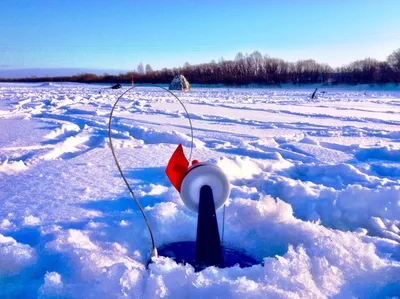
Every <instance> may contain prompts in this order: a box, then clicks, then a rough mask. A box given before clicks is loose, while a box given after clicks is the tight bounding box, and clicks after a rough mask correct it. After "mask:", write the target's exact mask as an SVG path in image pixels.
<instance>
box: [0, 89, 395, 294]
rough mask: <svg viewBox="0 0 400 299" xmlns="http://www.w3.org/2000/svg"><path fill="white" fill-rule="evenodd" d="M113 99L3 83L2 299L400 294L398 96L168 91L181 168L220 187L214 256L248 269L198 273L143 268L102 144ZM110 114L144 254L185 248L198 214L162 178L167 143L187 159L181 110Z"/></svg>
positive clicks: (130, 97)
mask: <svg viewBox="0 0 400 299" xmlns="http://www.w3.org/2000/svg"><path fill="white" fill-rule="evenodd" d="M124 90H126V88H123V89H122V90H111V89H108V90H102V92H101V93H99V87H98V86H92V85H86V84H75V83H63V84H61V83H46V84H9V83H8V84H0V298H398V297H400V129H399V128H400V127H399V125H400V117H399V115H400V92H399V91H398V90H396V89H395V88H392V89H387V90H385V89H384V88H380V89H376V88H370V89H368V88H367V87H365V86H364V87H362V89H361V88H358V87H357V88H356V87H352V88H348V89H346V88H344V87H340V88H329V89H326V90H325V91H326V92H325V93H320V94H318V97H317V98H316V99H310V95H311V93H312V92H313V90H314V88H313V87H310V88H309V89H307V88H286V89H285V88H281V89H249V88H248V89H227V88H198V89H196V88H195V89H192V91H191V92H188V93H180V92H178V93H177V94H178V96H179V97H180V98H181V100H182V101H183V102H184V103H185V105H186V107H187V109H188V111H189V113H190V117H191V119H192V122H193V125H194V149H193V159H197V160H199V161H208V162H211V163H215V164H216V165H218V166H219V167H221V168H222V169H223V170H224V172H225V173H226V174H227V176H228V178H229V180H230V183H231V188H232V190H231V195H230V198H229V199H228V202H227V206H226V216H225V232H224V244H225V246H228V247H230V248H234V249H237V250H240V251H242V252H243V253H246V254H247V255H249V256H251V257H253V258H254V259H256V260H257V261H258V262H259V264H258V265H255V266H253V267H249V268H243V269H241V268H239V267H237V266H235V267H231V268H224V269H219V268H215V267H209V268H206V269H205V270H203V271H201V272H195V271H194V269H193V268H192V266H190V265H181V264H177V263H176V262H175V261H174V260H172V259H170V258H166V257H159V258H156V259H154V261H153V263H151V264H150V265H149V266H148V267H147V262H148V260H149V257H150V251H151V240H150V236H149V233H148V231H147V228H146V225H145V222H144V220H143V218H142V216H141V213H140V211H139V209H138V207H137V206H136V204H135V203H134V201H133V200H132V199H131V197H130V194H129V192H128V190H126V187H125V186H124V184H123V182H122V180H121V178H120V177H119V174H118V170H117V168H116V166H115V164H114V161H113V159H112V155H111V152H110V148H109V141H108V117H109V113H110V110H111V107H112V105H113V103H114V102H115V100H116V99H117V97H118V96H119V95H120V94H121V93H122V92H124ZM321 90H322V89H321ZM114 116H115V117H114V119H113V122H112V136H113V139H114V146H115V148H116V152H117V156H118V158H119V160H120V163H121V165H122V168H123V170H124V173H125V174H126V176H127V177H128V180H129V183H130V184H131V186H132V188H133V190H134V191H135V193H136V195H137V197H138V198H139V200H140V202H141V203H142V205H143V207H144V208H145V212H146V214H147V215H148V218H149V221H150V223H151V225H152V228H153V232H154V236H155V242H156V245H157V246H158V247H160V246H162V245H164V244H167V243H171V242H183V241H194V240H195V238H196V225H197V215H196V214H195V213H194V212H192V211H190V210H189V209H188V208H187V207H185V205H184V204H183V202H182V200H181V199H180V197H179V194H178V193H177V191H176V190H175V189H174V188H173V187H172V186H171V184H170V183H169V181H168V179H167V178H166V176H165V173H164V171H165V167H166V165H167V162H168V160H169V158H170V156H171V155H172V153H173V152H174V150H175V149H176V147H177V145H178V144H179V143H182V144H183V146H184V148H185V153H186V155H187V156H188V155H189V147H190V144H191V135H190V128H189V125H188V120H187V118H186V113H185V111H183V108H182V107H181V106H180V104H179V103H177V102H176V99H174V98H173V97H172V96H171V95H170V94H168V93H167V92H165V91H162V90H161V89H157V88H151V87H146V88H145V87H137V88H135V89H133V90H132V91H130V92H128V93H127V94H126V95H125V96H124V97H123V99H122V100H121V101H120V104H119V106H118V107H117V109H116V111H115V114H114ZM222 216H223V213H222V209H220V210H218V211H217V217H218V221H219V226H220V230H221V227H222Z"/></svg>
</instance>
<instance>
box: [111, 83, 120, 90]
mask: <svg viewBox="0 0 400 299" xmlns="http://www.w3.org/2000/svg"><path fill="white" fill-rule="evenodd" d="M121 87H122V86H121V84H119V83H118V84H115V85H113V86H111V89H120V88H121Z"/></svg>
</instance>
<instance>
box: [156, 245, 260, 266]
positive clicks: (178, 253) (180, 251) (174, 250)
mask: <svg viewBox="0 0 400 299" xmlns="http://www.w3.org/2000/svg"><path fill="white" fill-rule="evenodd" d="M158 255H159V256H164V257H169V258H172V259H174V260H175V261H176V262H177V263H179V264H190V265H192V266H193V268H194V269H195V271H201V270H203V269H205V268H206V267H205V266H204V265H198V264H197V263H196V242H176V243H170V244H166V245H164V246H161V247H160V248H158ZM222 255H223V258H224V264H223V266H219V268H226V267H233V266H235V265H239V267H241V268H246V267H251V266H253V265H257V264H260V263H259V262H257V261H256V260H255V259H253V258H252V257H250V256H247V255H245V254H244V253H241V252H240V251H237V250H234V249H230V248H226V247H222Z"/></svg>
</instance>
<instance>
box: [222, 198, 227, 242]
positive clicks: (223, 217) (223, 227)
mask: <svg viewBox="0 0 400 299" xmlns="http://www.w3.org/2000/svg"><path fill="white" fill-rule="evenodd" d="M225 208H226V205H224V211H223V214H222V233H221V235H222V236H221V246H224V232H225Z"/></svg>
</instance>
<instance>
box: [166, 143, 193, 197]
mask: <svg viewBox="0 0 400 299" xmlns="http://www.w3.org/2000/svg"><path fill="white" fill-rule="evenodd" d="M188 168H189V161H188V160H187V159H186V157H185V154H184V152H183V147H182V144H179V145H178V147H177V149H176V150H175V152H174V153H173V154H172V156H171V159H169V162H168V166H167V168H166V169H165V173H166V174H167V177H168V178H169V180H170V181H171V184H172V185H173V186H174V187H175V188H176V190H178V191H179V192H181V185H182V181H183V179H184V178H185V175H186V171H187V170H188Z"/></svg>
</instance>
